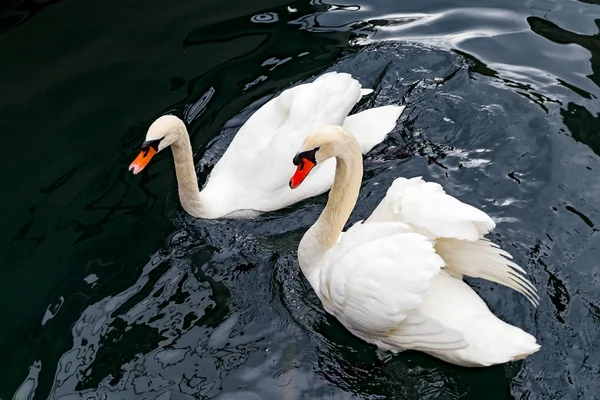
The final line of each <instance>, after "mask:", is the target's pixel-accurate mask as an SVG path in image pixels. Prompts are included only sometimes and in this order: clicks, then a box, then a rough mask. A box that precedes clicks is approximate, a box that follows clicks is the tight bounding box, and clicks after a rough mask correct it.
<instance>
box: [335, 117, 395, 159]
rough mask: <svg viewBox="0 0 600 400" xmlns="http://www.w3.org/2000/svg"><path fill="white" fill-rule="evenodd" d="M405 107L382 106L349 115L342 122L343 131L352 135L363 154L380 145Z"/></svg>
mask: <svg viewBox="0 0 600 400" xmlns="http://www.w3.org/2000/svg"><path fill="white" fill-rule="evenodd" d="M404 108H405V106H400V107H399V106H383V107H377V108H370V109H368V110H365V111H362V112H359V113H356V114H353V115H350V116H349V117H348V118H346V120H345V121H344V129H346V130H347V131H348V132H350V133H352V134H353V135H354V137H355V138H356V139H357V140H358V144H360V149H361V151H362V152H363V154H366V153H368V152H369V151H371V149H372V148H373V147H375V146H377V145H378V144H379V143H381V142H382V141H383V140H384V139H385V138H386V136H387V134H388V133H389V132H390V131H391V130H392V129H394V126H395V125H396V120H397V119H398V118H399V117H400V115H402V112H403V111H404Z"/></svg>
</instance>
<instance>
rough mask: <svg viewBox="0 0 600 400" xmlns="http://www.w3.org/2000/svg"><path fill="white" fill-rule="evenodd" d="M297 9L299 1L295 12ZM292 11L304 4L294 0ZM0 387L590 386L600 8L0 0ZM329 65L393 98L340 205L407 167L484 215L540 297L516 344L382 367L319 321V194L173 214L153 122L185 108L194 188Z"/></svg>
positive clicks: (594, 388)
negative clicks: (529, 348)
mask: <svg viewBox="0 0 600 400" xmlns="http://www.w3.org/2000/svg"><path fill="white" fill-rule="evenodd" d="M288 5H290V6H291V7H292V9H293V10H292V12H290V11H289V10H288V8H287V6H288ZM294 9H295V11H294ZM0 12H2V15H1V17H0V57H1V61H0V89H1V91H0V93H1V94H2V95H1V97H0V132H1V133H2V140H3V142H2V150H3V157H2V171H3V174H2V176H3V179H2V181H3V182H2V183H3V192H2V194H3V196H2V197H1V198H2V208H3V210H4V218H3V229H2V230H1V231H0V235H1V243H2V245H3V250H2V256H3V261H2V263H1V268H2V273H1V275H0V304H1V307H2V309H1V310H2V311H1V314H0V327H1V329H0V356H1V358H0V397H1V398H3V399H9V398H11V397H13V396H14V398H17V399H33V398H35V399H46V398H50V399H58V398H60V399H119V398H123V399H130V398H143V399H160V400H167V399H193V398H196V399H223V400H226V399H229V400H242V399H286V400H292V399H350V398H359V399H453V398H468V399H510V398H517V399H594V398H598V397H597V396H598V393H600V267H599V266H598V263H599V262H600V248H599V246H600V232H598V228H597V224H598V223H600V201H599V200H598V199H599V197H600V114H599V112H600V103H599V101H598V96H600V36H599V29H600V2H598V1H596V0H581V1H575V0H571V1H567V0H557V1H548V0H534V1H531V0H529V1H517V0H502V1H500V0H491V1H488V2H486V4H485V5H482V4H481V3H480V2H477V1H474V0H462V1H453V0H439V1H435V0H425V1H415V0H409V1H404V2H398V1H389V0H377V1H367V0H360V1H357V2H348V3H347V4H344V3H342V2H339V3H336V4H335V5H334V4H332V3H325V2H321V1H320V0H312V1H297V2H295V3H286V2H284V1H278V0H261V1H260V2H251V1H238V0H236V1H233V2H232V1H229V2H223V1H214V0H205V1H202V2H198V1H179V2H171V3H169V2H158V1H152V0H150V1H146V2H132V1H113V0H105V1H67V0H63V1H57V0H54V1H53V0H47V1H42V0H23V1H20V2H13V3H11V4H5V5H3V6H2V7H1V8H0ZM325 70H339V71H347V72H351V73H353V74H354V75H355V76H357V77H358V78H359V79H360V80H361V82H362V83H363V84H364V85H365V86H371V87H373V88H375V89H376V94H375V95H374V96H371V97H370V99H368V100H367V101H366V102H365V103H364V104H361V105H359V107H358V108H359V109H360V108H365V107H370V106H373V105H383V104H390V103H393V102H401V103H405V104H406V105H407V109H406V112H405V114H404V115H403V117H402V119H401V123H400V124H399V125H398V127H397V128H396V129H395V130H394V131H393V132H392V134H391V135H390V137H389V139H388V140H386V141H385V142H384V143H383V144H382V145H380V146H378V147H376V148H375V149H374V150H373V151H372V152H371V153H370V154H369V156H368V157H367V159H366V160H365V165H366V170H365V179H364V184H363V189H362V191H361V196H360V199H359V202H358V206H357V208H356V210H355V212H354V214H353V216H352V221H351V222H354V221H356V220H359V219H363V218H365V217H367V216H368V215H369V213H370V212H371V211H372V210H373V209H374V207H375V205H376V204H378V202H379V201H380V200H381V198H382V197H383V196H384V194H385V191H386V189H387V187H388V186H389V184H390V183H391V182H392V180H393V179H394V178H396V177H398V176H400V175H402V176H406V177H411V176H416V175H422V176H423V177H424V178H426V179H428V180H432V181H437V182H439V183H441V184H442V185H443V186H444V187H445V188H446V190H447V191H448V192H449V193H450V194H452V195H455V196H457V197H459V198H460V199H462V200H464V201H466V202H468V203H471V204H473V205H476V206H479V207H481V208H482V209H484V210H485V211H486V212H488V213H489V214H490V215H492V216H493V217H494V219H495V220H496V221H497V222H498V227H497V229H496V231H495V233H494V235H493V236H492V237H493V239H494V240H495V241H497V242H500V243H501V244H502V245H503V247H505V248H507V249H508V250H509V251H510V252H511V253H512V254H513V255H514V256H515V259H516V261H517V262H518V263H519V264H521V265H522V266H523V267H524V268H525V269H526V270H527V271H528V272H530V274H531V277H532V280H533V282H534V284H535V286H536V287H538V289H539V291H540V295H541V297H542V300H541V306H540V307H539V308H538V309H533V308H532V307H531V306H530V305H529V303H527V301H526V300H525V299H524V298H523V297H522V296H519V295H518V294H516V293H513V292H511V291H509V290H508V289H505V288H502V287H499V286H498V285H493V284H487V283H485V282H481V281H476V280H473V281H471V282H470V283H472V284H473V286H474V287H475V289H476V290H477V291H478V292H479V293H480V294H481V296H482V297H483V298H484V299H485V300H486V301H487V302H488V304H489V305H490V308H491V309H492V310H493V311H494V312H495V313H497V314H498V315H499V316H500V317H501V318H504V319H505V320H507V321H509V322H511V323H513V324H515V325H517V326H520V327H522V328H524V329H525V330H527V331H529V332H531V333H532V334H534V335H535V336H536V337H537V338H538V340H539V342H540V343H541V344H542V349H541V351H540V352H538V353H536V354H535V355H533V356H532V357H530V358H528V359H526V360H525V361H523V362H518V363H511V364H509V365H503V366H496V367H491V368H485V369H465V368H459V367H454V366H451V365H448V364H445V363H443V362H441V361H438V360H435V359H433V358H430V357H427V356H423V355H421V354H418V353H410V352H409V353H405V354H401V355H398V356H396V357H393V358H392V359H391V360H390V361H389V362H387V363H382V362H381V361H379V360H378V359H377V357H376V354H375V351H374V348H373V347H371V346H368V345H366V344H365V343H363V342H361V341H359V340H358V339H355V338H354V337H353V336H351V335H350V334H349V333H348V332H346V331H345V330H344V329H343V328H342V327H341V326H340V325H339V324H338V323H337V322H336V320H335V319H333V318H331V317H329V316H328V315H326V313H325V312H324V311H323V309H322V308H321V306H320V304H319V302H318V299H317V298H316V296H315V295H314V293H313V292H312V289H311V288H310V286H309V285H308V283H307V282H306V281H305V280H304V278H303V277H302V276H301V274H300V272H299V269H298V265H297V261H296V258H295V249H296V247H297V244H298V241H299V240H300V238H301V236H302V234H303V233H304V231H305V230H306V229H307V228H308V227H309V226H310V225H311V224H312V223H313V222H314V220H315V219H316V217H317V215H318V213H319V212H320V211H321V209H322V207H323V205H324V203H325V201H326V196H319V197H318V198H313V199H310V200H307V201H305V202H303V203H301V204H297V205H295V206H293V207H290V208H289V209H286V210H281V211H278V212H276V213H271V214H268V215H263V216H261V217H259V218H257V219H256V220H253V221H203V220H193V219H192V218H190V217H188V216H187V215H185V214H184V213H183V212H182V210H181V207H180V206H179V202H178V199H177V196H176V185H175V177H174V171H173V166H172V158H171V156H170V152H165V154H164V155H162V154H161V156H159V157H158V159H157V161H156V162H154V163H153V164H152V165H151V167H150V168H149V169H148V171H147V172H146V173H143V174H141V175H140V176H133V175H131V174H129V173H128V172H127V166H128V164H129V162H130V161H131V159H132V157H134V156H135V151H136V150H137V148H138V146H139V144H140V143H141V142H142V140H143V137H144V135H145V130H146V129H147V127H148V125H149V124H150V123H151V122H152V121H153V120H154V119H155V118H156V117H158V116H159V115H161V114H163V113H167V112H174V113H176V114H178V115H180V116H182V117H183V118H184V119H185V120H186V122H187V123H188V124H189V127H190V133H191V135H192V143H193V146H194V149H195V151H196V154H195V156H196V159H197V160H198V162H199V163H198V166H199V171H201V174H200V180H201V181H202V182H204V180H205V179H206V175H207V173H208V172H209V171H210V168H211V167H212V166H213V165H214V163H215V162H216V161H217V160H218V158H219V156H220V155H221V154H222V153H223V151H224V149H225V148H226V147H227V145H228V143H229V141H230V140H231V138H232V137H233V135H234V134H235V133H236V131H237V128H238V127H239V126H241V124H243V122H244V121H245V120H246V119H247V118H248V116H249V115H250V114H251V112H252V111H253V110H255V109H256V108H257V107H259V106H260V104H262V103H263V102H264V101H266V100H267V99H268V98H269V96H271V95H273V94H274V93H277V92H278V91H280V90H283V89H285V88H287V87H289V86H290V85H295V84H297V83H299V82H301V81H303V80H305V79H313V77H314V76H315V75H316V74H319V73H321V72H323V71H325Z"/></svg>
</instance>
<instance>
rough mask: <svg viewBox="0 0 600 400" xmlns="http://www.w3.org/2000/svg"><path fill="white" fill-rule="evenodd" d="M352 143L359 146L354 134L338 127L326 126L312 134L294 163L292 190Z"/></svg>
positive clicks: (307, 138) (297, 154) (295, 157)
mask: <svg viewBox="0 0 600 400" xmlns="http://www.w3.org/2000/svg"><path fill="white" fill-rule="evenodd" d="M352 142H353V143H354V144H356V145H358V143H356V139H355V138H354V136H353V135H352V134H350V133H349V132H347V131H346V130H345V129H344V128H342V127H341V126H337V125H328V126H324V127H322V128H319V129H317V130H315V131H313V132H311V133H310V134H309V135H308V136H307V137H306V139H305V140H304V143H303V144H302V147H301V148H300V151H298V153H296V155H295V156H294V160H293V162H294V165H296V166H297V167H296V172H295V173H294V176H292V179H290V188H292V189H296V188H297V187H298V186H300V184H301V183H302V181H304V179H306V177H307V176H308V174H309V173H310V171H312V169H313V168H314V167H315V166H316V165H318V164H319V163H322V162H323V161H325V160H327V159H329V158H331V157H335V156H338V155H340V154H343V153H344V152H345V151H347V149H348V144H349V143H352Z"/></svg>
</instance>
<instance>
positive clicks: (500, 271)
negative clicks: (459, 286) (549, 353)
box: [435, 238, 540, 307]
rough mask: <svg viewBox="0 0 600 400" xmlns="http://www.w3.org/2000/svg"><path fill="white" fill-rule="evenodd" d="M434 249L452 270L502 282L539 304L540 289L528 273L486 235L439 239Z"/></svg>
mask: <svg viewBox="0 0 600 400" xmlns="http://www.w3.org/2000/svg"><path fill="white" fill-rule="evenodd" d="M435 249H436V251H437V252H438V254H439V255H440V256H442V258H443V259H444V261H445V262H446V266H445V269H446V270H448V271H449V272H455V273H458V274H460V275H467V276H470V277H472V278H482V279H487V280H488V281H491V282H495V283H499V284H501V285H504V286H507V287H509V288H511V289H513V290H516V291H517V292H519V293H521V294H523V295H524V296H525V297H527V299H528V300H529V301H530V302H531V304H533V305H534V306H536V307H537V306H538V305H539V299H540V297H539V295H538V293H537V290H536V288H535V287H534V286H533V284H532V283H531V282H530V281H529V280H528V279H527V278H526V277H525V275H526V273H525V271H524V270H523V268H521V267H520V266H518V265H517V264H515V263H514V262H513V261H511V260H510V259H511V258H512V257H511V255H510V254H508V253H507V252H506V251H504V250H502V249H500V248H499V247H498V245H496V244H494V243H492V242H491V241H489V240H487V239H485V238H483V239H479V240H476V241H474V242H470V241H466V240H456V239H438V240H437V241H436V244H435ZM455 276H457V275H455Z"/></svg>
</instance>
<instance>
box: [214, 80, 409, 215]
mask: <svg viewBox="0 0 600 400" xmlns="http://www.w3.org/2000/svg"><path fill="white" fill-rule="evenodd" d="M360 97H361V85H360V83H359V82H358V81H357V80H356V79H354V78H352V76H351V75H349V74H346V73H337V72H330V73H326V74H324V75H322V76H320V77H319V78H317V79H316V80H315V81H314V82H311V83H306V84H302V85H298V86H296V87H293V88H290V89H288V90H286V91H284V92H283V93H281V94H280V95H279V96H277V97H276V98H274V99H272V100H270V101H269V102H267V103H266V104H265V105H263V106H262V107H261V108H260V109H259V110H258V111H256V112H255V113H254V114H253V115H252V116H251V117H250V118H249V119H248V121H247V122H246V123H245V124H244V125H243V126H242V127H241V128H240V130H239V131H238V133H237V134H236V136H235V137H234V139H233V141H232V142H231V144H230V145H229V147H228V148H227V150H226V151H225V154H223V157H222V158H221V159H220V160H219V162H218V163H217V164H216V165H215V167H214V169H213V170H212V172H211V175H210V177H209V180H208V183H207V185H206V187H205V188H203V190H202V194H203V196H204V198H205V199H206V202H207V203H211V204H214V205H216V206H218V207H220V208H221V209H222V210H226V209H229V210H231V211H233V210H239V209H254V210H259V211H271V210H275V209H279V208H282V207H285V206H287V205H289V204H293V203H294V202H296V201H299V200H301V199H303V198H307V197H310V196H314V195H317V194H320V193H323V192H324V191H326V190H327V189H329V188H330V187H331V184H332V183H333V162H334V160H328V161H329V162H325V163H323V164H322V165H319V166H317V167H316V168H315V170H314V171H313V172H312V173H311V176H309V177H308V178H307V180H306V182H305V184H304V185H303V186H302V187H300V188H298V189H297V190H294V191H292V190H291V189H289V187H288V181H289V179H290V177H291V176H292V175H293V173H294V169H295V166H294V165H293V163H292V159H293V157H294V155H295V154H296V150H297V149H298V148H299V147H300V146H301V144H302V142H303V141H304V139H305V138H306V136H307V135H308V134H309V133H310V132H311V131H312V130H314V129H316V128H318V127H321V126H323V125H343V124H344V121H345V119H346V117H347V116H348V113H349V112H350V111H351V110H352V108H353V107H354V105H355V104H356V102H357V101H358V100H359V99H360ZM399 115H400V113H398V114H396V115H395V116H394V117H393V120H394V121H395V120H396V119H397V117H398V116H399Z"/></svg>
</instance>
